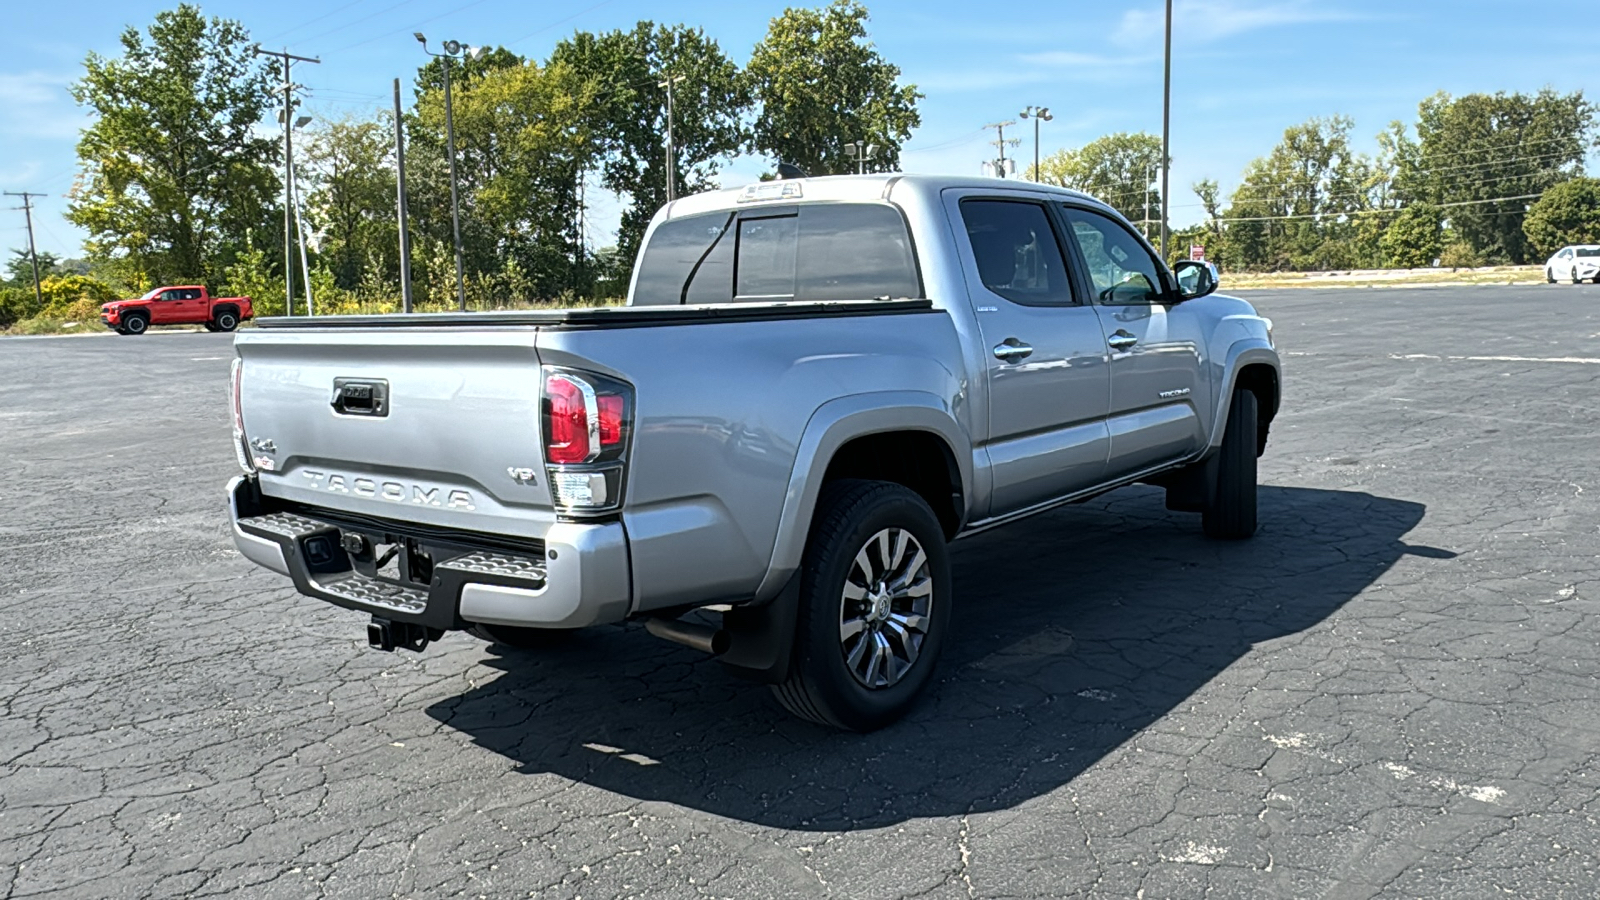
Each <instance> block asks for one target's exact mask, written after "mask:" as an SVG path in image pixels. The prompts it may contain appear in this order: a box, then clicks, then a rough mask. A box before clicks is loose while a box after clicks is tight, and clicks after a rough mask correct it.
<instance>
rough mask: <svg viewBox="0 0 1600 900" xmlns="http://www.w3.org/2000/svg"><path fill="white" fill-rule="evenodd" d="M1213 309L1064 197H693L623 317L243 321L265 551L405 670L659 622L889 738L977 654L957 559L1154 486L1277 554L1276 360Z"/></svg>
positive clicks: (245, 510)
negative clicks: (1271, 456)
mask: <svg viewBox="0 0 1600 900" xmlns="http://www.w3.org/2000/svg"><path fill="white" fill-rule="evenodd" d="M1215 289H1216V280H1215V275H1214V272H1213V270H1211V269H1210V268H1209V267H1208V266H1206V265H1205V264H1203V263H1190V262H1182V263H1179V264H1177V266H1176V267H1175V271H1173V270H1169V269H1168V268H1167V267H1166V266H1165V265H1163V264H1162V263H1161V262H1160V261H1159V260H1158V259H1157V256H1156V254H1155V253H1153V252H1152V251H1151V249H1150V247H1149V245H1148V244H1147V243H1146V241H1145V240H1144V239H1143V238H1142V237H1141V236H1140V235H1139V234H1138V232H1136V231H1135V230H1134V229H1133V228H1131V227H1130V226H1129V225H1128V223H1127V222H1126V221H1125V220H1124V219H1123V218H1122V217H1121V216H1119V215H1118V214H1117V213H1116V212H1115V211H1113V210H1112V209H1110V208H1109V207H1107V206H1106V205H1104V204H1102V203H1100V202H1098V201H1096V200H1094V199H1093V198H1091V197H1088V196H1085V195H1083V194H1079V193H1075V192H1072V191H1066V190H1060V189H1054V188H1049V187H1044V186H1040V185H1033V184H1025V183H1018V182H1014V181H999V180H988V179H977V178H950V177H922V176H912V175H905V176H901V175H870V176H850V177H829V178H802V179H793V180H778V181H770V182H764V183H761V184H756V185H751V186H749V187H747V188H745V189H743V190H731V191H721V192H715V193H706V194H700V195H697V196H692V197H686V198H683V199H680V200H678V201H676V202H674V203H672V204H670V205H669V206H667V207H665V208H663V209H662V210H661V211H660V212H659V213H657V215H656V217H655V220H654V221H653V222H652V224H651V226H650V229H649V231H648V233H647V234H646V238H645V243H644V248H643V250H642V251H641V253H640V257H639V261H638V264H637V266H636V267H635V271H634V274H633V283H632V285H631V286H630V291H629V298H628V305H627V306H625V307H616V308H609V309H568V310H551V311H532V312H511V313H473V314H459V315H457V314H441V315H412V316H384V317H366V316H353V317H320V318H316V319H308V318H278V319H265V320H262V321H261V322H259V325H260V327H259V328H254V329H249V330H246V331H242V332H240V334H239V336H238V339H237V342H236V346H237V350H238V357H239V358H238V360H236V361H235V363H234V370H233V424H234V443H235V446H236V449H237V453H238V461H239V465H240V466H241V468H242V469H243V470H244V474H242V475H241V476H239V477H238V478H236V479H234V481H233V482H232V484H231V485H230V487H229V497H230V503H231V508H232V516H233V533H234V539H235V541H236V542H237V545H238V547H239V551H240V552H241V553H242V554H243V555H244V556H246V557H248V558H249V559H251V560H253V561H254V562H256V563H258V564H260V565H262V566H265V567H267V568H269V569H272V570H274V571H277V572H280V573H282V574H284V575H287V576H289V577H290V578H292V579H293V580H294V584H295V586H296V588H298V589H299V591H300V592H301V593H303V594H307V595H309V596H312V597H316V598H320V599H322V600H325V601H328V602H330V603H334V604H337V605H339V606H342V607H347V608H349V609H353V610H358V611H360V612H363V613H367V614H369V615H370V616H371V622H370V624H369V627H368V639H369V641H370V642H371V643H372V645H373V646H375V647H379V648H381V649H384V650H390V649H393V648H395V647H404V648H408V649H412V650H421V649H423V648H425V647H426V645H427V644H428V642H429V641H430V640H433V639H437V638H439V637H440V636H442V635H443V633H444V632H445V631H448V630H453V629H455V630H468V631H471V632H473V633H475V634H477V635H479V636H481V637H483V638H486V639H488V640H491V641H496V642H500V643H503V644H507V645H512V646H531V645H538V644H540V643H541V642H547V641H550V640H553V639H557V638H558V637H559V636H560V635H561V634H563V633H566V630H568V629H574V628H582V627H585V626H590V625H599V624H603V623H614V622H623V621H626V620H643V621H644V623H645V625H646V627H647V628H648V629H649V630H650V632H651V633H653V634H656V635H658V636H660V637H663V638H668V639H671V640H675V641H678V642H681V643H684V644H688V645H690V646H694V647H698V648H700V649H702V650H704V651H706V652H709V653H712V654H715V655H716V656H717V657H718V658H720V659H721V660H722V661H723V662H725V663H727V664H728V666H729V667H730V668H731V669H732V670H733V671H735V672H738V673H741V674H744V675H747V676H749V677H751V678H753V679H755V680H758V681H765V682H767V683H769V684H771V685H772V686H773V689H774V692H775V694H776V695H777V697H778V699H779V700H780V701H781V702H782V703H783V705H784V706H785V707H787V708H788V709H789V710H791V711H792V712H794V713H796V714H798V715H800V716H803V717H805V718H808V719H811V720H814V721H817V722H820V723H823V724H827V725H832V726H836V727H842V728H848V729H857V730H866V729H872V728H876V727H878V726H881V725H883V724H885V723H887V722H889V721H891V720H893V719H894V718H895V717H897V716H899V715H900V714H901V713H903V712H904V711H905V710H906V709H907V708H908V707H909V706H910V705H911V704H912V703H913V702H914V700H915V698H916V696H917V694H918V692H920V691H921V690H922V689H923V687H924V686H925V685H927V683H928V681H929V678H930V676H931V674H932V671H933V668H934V664H935V661H936V659H937V657H938V656H939V651H940V648H941V646H942V645H943V644H944V642H945V641H946V640H949V639H951V638H950V636H949V635H948V634H947V630H948V628H949V625H948V623H949V621H950V608H951V605H952V604H953V603H955V602H957V598H956V597H955V595H954V590H953V587H952V582H951V575H950V564H949V559H948V555H947V551H946V545H947V544H948V542H950V541H952V540H956V539H958V538H960V537H963V536H965V535H969V534H973V533H975V532H978V531H982V530H984V529H988V528H993V527H996V526H999V525H1003V524H1005V523H1008V522H1013V521H1016V520H1017V519H1020V518H1022V517H1024V516H1028V515H1031V514H1033V513H1038V512H1043V511H1045V510H1049V509H1052V508H1054V507H1057V506H1060V505H1062V504H1065V503H1071V502H1074V501H1081V500H1083V499H1085V498H1088V497H1091V496H1093V495H1095V494H1099V493H1102V492H1105V491H1109V490H1112V489H1114V488H1116V487H1119V486H1122V485H1127V484H1131V483H1134V482H1143V483H1146V484H1154V485H1159V486H1162V487H1164V488H1165V489H1166V495H1167V504H1168V506H1169V507H1170V508H1172V509H1177V510H1185V511H1190V512H1198V513H1199V514H1200V518H1201V521H1202V523H1203V526H1204V528H1205V531H1206V533H1207V534H1209V535H1212V536H1214V537H1218V538H1244V537H1248V536H1249V535H1251V534H1252V533H1253V532H1254V531H1255V529H1256V459H1257V457H1258V456H1259V455H1260V454H1261V452H1262V451H1263V450H1264V448H1265V446H1266V440H1267V429H1268V426H1269V424H1270V423H1271V421H1272V419H1273V416H1274V415H1275V414H1276V412H1277V409H1278V402H1279V393H1280V387H1279V372H1278V356H1277V354H1276V352H1274V350H1273V344H1272V330H1271V323H1270V322H1269V321H1268V320H1266V319H1264V318H1262V317H1261V316H1258V315H1257V314H1256V312H1255V310H1254V309H1252V308H1251V307H1250V305H1249V304H1247V303H1245V302H1243V301H1241V300H1236V299H1232V298H1229V297H1223V296H1218V295H1215V294H1214V293H1213V291H1214V290H1215Z"/></svg>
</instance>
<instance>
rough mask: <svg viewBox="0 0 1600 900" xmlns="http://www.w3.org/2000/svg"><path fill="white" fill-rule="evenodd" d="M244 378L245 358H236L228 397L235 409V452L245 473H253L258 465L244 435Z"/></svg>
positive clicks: (231, 406) (233, 409)
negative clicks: (252, 457) (242, 395)
mask: <svg viewBox="0 0 1600 900" xmlns="http://www.w3.org/2000/svg"><path fill="white" fill-rule="evenodd" d="M243 380H244V360H242V359H235V360H234V361H233V375H232V379H231V381H232V384H231V386H230V388H229V394H230V396H229V398H228V401H229V402H228V406H229V408H230V409H232V411H233V454H234V457H235V458H237V459H238V461H239V468H241V469H243V470H244V471H245V474H251V473H253V472H255V470H256V467H255V464H254V463H253V462H251V461H250V446H249V444H247V443H246V442H245V436H244V406H243V403H242V400H241V397H240V395H241V393H242V391H241V390H240V388H241V386H242V384H243Z"/></svg>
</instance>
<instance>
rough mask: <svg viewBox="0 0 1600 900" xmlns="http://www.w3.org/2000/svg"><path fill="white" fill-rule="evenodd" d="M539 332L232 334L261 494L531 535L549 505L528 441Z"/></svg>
mask: <svg viewBox="0 0 1600 900" xmlns="http://www.w3.org/2000/svg"><path fill="white" fill-rule="evenodd" d="M537 336H538V330H537V329H536V328H519V329H504V330H485V331H469V330H465V329H448V330H447V329H440V330H426V331H424V330H418V331H402V330H398V329H373V330H364V329H363V330H345V329H341V330H338V331H331V330H330V331H314V330H313V331H306V330H296V331H292V332H291V331H285V332H272V331H268V330H264V329H251V330H249V331H246V332H241V333H240V334H239V336H238V338H237V341H236V347H237V349H238V353H239V356H240V358H241V359H242V360H243V366H244V371H243V376H242V384H241V394H240V396H241V407H242V410H243V419H244V429H245V438H246V440H247V441H248V443H249V445H250V447H251V451H250V452H251V455H252V456H253V457H255V458H256V459H257V461H258V468H259V469H260V470H261V472H260V479H261V491H262V493H263V494H266V495H267V496H271V497H277V498H280V499H283V500H289V501H293V502H298V503H304V504H308V505H311V506H316V507H323V508H327V509H334V510H339V511H342V512H346V513H354V514H357V515H362V516H373V517H378V518H383V519H393V520H398V521H403V522H419V523H424V524H428V525H433V526H438V527H441V528H451V529H461V530H467V531H478V532H489V533H494V534H504V535H508V536H518V537H527V538H539V537H542V536H543V534H544V532H545V529H546V528H547V527H548V526H549V524H550V523H552V522H553V521H554V520H555V516H554V513H553V511H552V507H551V502H550V494H549V490H548V488H547V487H546V485H545V479H544V477H543V473H544V468H543V462H542V459H541V445H540V441H539V391H540V378H539V358H538V355H537V354H536V353H535V350H534V342H535V339H536V338H537ZM533 473H537V477H531V478H530V477H519V476H526V475H531V474H533Z"/></svg>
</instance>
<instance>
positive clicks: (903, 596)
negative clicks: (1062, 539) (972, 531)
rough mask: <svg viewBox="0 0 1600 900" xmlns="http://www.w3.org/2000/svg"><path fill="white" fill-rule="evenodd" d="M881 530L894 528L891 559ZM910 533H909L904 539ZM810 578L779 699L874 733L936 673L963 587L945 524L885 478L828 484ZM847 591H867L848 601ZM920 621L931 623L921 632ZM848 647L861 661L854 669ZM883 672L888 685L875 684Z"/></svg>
mask: <svg viewBox="0 0 1600 900" xmlns="http://www.w3.org/2000/svg"><path fill="white" fill-rule="evenodd" d="M881 535H889V537H888V538H886V539H885V540H886V542H887V545H888V546H890V547H891V548H892V549H891V550H890V552H889V556H890V557H891V558H890V559H888V560H886V559H885V558H884V552H883V551H882V550H878V549H874V548H876V547H880V546H884V545H880V544H879V538H880V536H881ZM902 535H905V536H908V537H909V540H907V541H905V543H903V544H902V543H900V539H901V536H902ZM918 545H920V552H921V554H922V563H921V564H920V565H919V564H918V563H917V556H916V550H915V549H914V548H916V547H918ZM862 555H865V557H866V558H867V559H868V560H869V561H875V563H876V564H877V568H878V569H881V571H879V572H878V573H877V574H876V575H874V573H872V572H866V573H863V572H861V570H860V566H859V565H858V562H857V560H858V556H862ZM858 575H859V576H861V580H862V581H863V582H867V583H868V587H867V589H866V590H865V591H863V589H862V586H861V585H859V584H857V583H856V581H855V580H854V579H856V578H857V577H858ZM923 575H925V577H919V576H923ZM800 578H801V588H800V590H801V593H800V612H799V617H798V622H797V623H796V626H795V635H794V655H793V659H792V664H791V666H790V672H789V677H788V679H787V680H785V681H784V682H783V683H782V684H776V685H773V686H772V690H773V693H774V694H775V695H776V696H777V698H778V702H779V703H782V704H783V706H784V708H786V709H788V710H789V711H790V712H792V713H794V714H795V715H797V716H799V717H800V718H803V719H808V720H810V721H812V722H816V723H818V724H820V725H828V726H831V727H834V728H842V729H847V730H850V731H872V730H874V729H878V728H882V727H883V726H885V725H888V724H889V723H890V722H893V721H895V720H896V719H898V718H900V717H901V716H903V715H905V713H906V712H907V711H908V710H909V709H910V708H911V707H912V706H913V705H914V704H915V702H916V700H917V698H918V696H919V695H920V694H921V693H922V691H923V689H924V688H926V687H927V685H928V683H929V682H930V681H931V680H932V678H933V672H934V667H935V666H936V664H937V662H938V659H939V651H940V650H941V649H942V647H943V645H944V636H945V632H946V631H947V630H948V628H947V623H948V622H949V620H950V606H951V601H952V599H953V593H954V591H953V589H952V585H951V578H950V558H949V555H948V553H947V551H946V548H945V538H944V529H943V527H942V526H941V525H940V524H939V519H938V517H936V516H935V515H934V513H933V510H932V509H930V508H929V507H928V504H927V501H925V500H923V499H922V497H920V496H918V495H917V494H916V493H915V492H913V491H911V490H910V489H908V488H905V487H903V486H901V485H898V484H892V483H890V482H884V481H856V480H844V481H837V482H833V483H831V484H828V485H825V486H824V487H823V491H822V496H821V497H819V498H818V499H817V512H816V515H815V516H813V518H812V521H811V533H810V535H809V537H808V538H807V539H806V550H805V556H804V557H803V558H802V560H801V570H800ZM874 579H876V582H875V585H874V584H872V582H873V581H874ZM847 581H848V582H849V586H848V587H847V584H846V582H847ZM891 582H894V583H896V584H898V585H900V587H898V588H896V587H891V586H890V583H891ZM924 585H926V588H924ZM902 588H903V590H902ZM847 592H857V593H863V594H864V595H865V596H863V597H862V598H858V599H852V600H847V599H846V593H847ZM875 596H876V597H877V600H876V601H874V599H873V598H874V597H875ZM924 596H925V597H926V598H927V601H926V603H923V602H922V597H924ZM847 604H849V606H848V608H847ZM919 609H920V610H921V612H918V610H919ZM847 614H848V615H851V616H852V618H850V619H849V620H848V621H849V624H851V625H854V624H856V623H861V626H862V630H859V631H857V632H856V633H855V634H854V637H855V641H854V643H852V642H851V640H850V638H847V637H845V636H844V630H845V628H846V616H847ZM880 616H881V617H882V618H879V617H880ZM913 622H917V623H920V625H921V627H922V628H923V629H925V630H924V631H923V632H922V633H921V635H920V637H918V636H917V635H916V633H915V627H916V626H915V625H913V624H912V623H913ZM847 647H848V648H850V650H849V651H848V652H851V653H852V654H853V655H854V658H855V659H856V660H858V661H857V662H856V663H855V666H854V668H853V667H852V664H851V662H850V661H848V660H847V658H846V653H847V649H846V648H847ZM880 647H881V648H882V652H881V654H880V652H879V648H880ZM862 648H870V649H862ZM869 657H876V658H877V659H879V660H882V662H881V664H880V663H879V662H877V661H875V660H874V659H873V658H869ZM902 663H906V664H905V665H904V666H903V667H901V664H902ZM863 668H864V669H865V674H863V672H862V669H863ZM874 673H876V674H874ZM885 673H887V674H885ZM875 678H882V679H883V681H884V683H883V684H876V685H871V686H869V684H868V682H869V681H873V680H874V679H875Z"/></svg>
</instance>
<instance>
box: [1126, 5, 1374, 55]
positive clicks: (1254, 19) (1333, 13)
mask: <svg viewBox="0 0 1600 900" xmlns="http://www.w3.org/2000/svg"><path fill="white" fill-rule="evenodd" d="M1355 18H1358V17H1357V16H1356V15H1355V14H1353V13H1351V12H1349V11H1347V10H1342V9H1338V8H1336V7H1332V6H1329V5H1328V4H1327V3H1325V2H1313V0H1266V2H1263V0H1177V2H1176V3H1174V4H1173V11H1172V42H1173V44H1174V45H1177V46H1182V45H1184V44H1195V43H1209V42H1211V41H1217V40H1221V39H1222V38H1227V37H1233V36H1234V35H1238V34H1243V33H1245V32H1247V31H1256V30H1258V29H1261V28H1272V27H1276V26H1279V25H1299V24H1305V23H1310V22H1347V21H1351V20H1353V19H1355ZM1165 27H1166V13H1165V11H1164V9H1163V8H1161V7H1158V6H1153V7H1150V8H1148V9H1131V10H1128V11H1127V12H1125V13H1123V14H1122V21H1121V23H1119V24H1118V26H1117V30H1116V31H1115V32H1114V33H1113V34H1112V40H1113V41H1115V42H1116V43H1118V44H1120V45H1122V46H1125V47H1148V46H1151V45H1152V42H1153V43H1154V45H1155V46H1157V47H1159V46H1160V44H1161V42H1162V32H1163V30H1164V29H1165Z"/></svg>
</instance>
